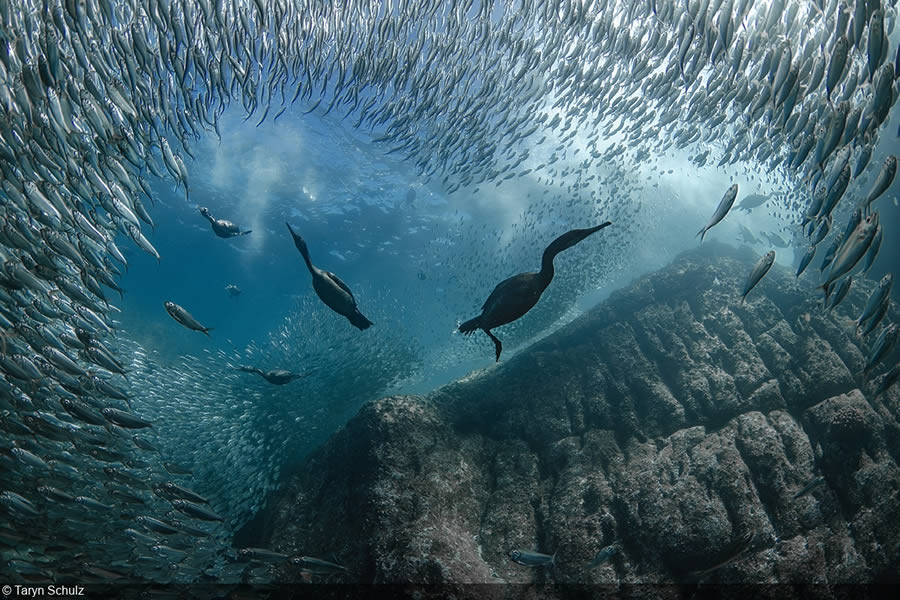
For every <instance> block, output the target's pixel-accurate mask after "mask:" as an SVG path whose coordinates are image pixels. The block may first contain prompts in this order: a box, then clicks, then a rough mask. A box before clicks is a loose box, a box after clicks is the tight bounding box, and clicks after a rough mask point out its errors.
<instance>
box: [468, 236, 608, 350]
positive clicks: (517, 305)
mask: <svg viewBox="0 0 900 600" xmlns="http://www.w3.org/2000/svg"><path fill="white" fill-rule="evenodd" d="M608 225H612V222H610V221H607V222H606V223H603V224H602V225H597V226H596V227H590V228H588V229H573V230H572V231H569V232H567V233H564V234H562V235H561V236H559V237H558V238H556V239H555V240H553V241H552V242H551V243H550V245H549V246H547V249H546V250H544V256H543V257H542V258H541V270H540V271H538V272H537V273H520V274H518V275H514V276H513V277H510V278H509V279H507V280H505V281H502V282H500V284H498V285H497V287H495V288H494V291H493V292H491V295H490V296H488V299H487V300H486V301H485V303H484V306H482V307H481V314H480V315H478V316H477V317H475V318H474V319H469V320H468V321H466V322H465V323H463V324H462V325H460V326H459V331H460V332H462V333H464V334H466V335H469V334H470V333H472V332H473V331H475V330H476V329H481V330H482V331H484V332H485V333H486V334H487V335H488V337H489V338H491V341H493V342H494V347H495V348H496V351H497V360H498V361H499V360H500V351H501V350H502V349H503V345H502V344H501V343H500V340H498V339H497V338H496V336H494V334H493V333H491V329H493V328H495V327H500V326H501V325H506V324H507V323H511V322H513V321H515V320H516V319H518V318H519V317H521V316H522V315H524V314H525V313H527V312H528V311H529V310H531V308H532V307H533V306H534V305H535V304H537V301H538V300H539V299H540V297H541V294H543V293H544V290H546V289H547V286H548V285H550V282H551V281H552V280H553V259H554V258H556V255H557V254H559V253H560V252H562V251H563V250H566V249H567V248H571V247H572V246H574V245H575V244H577V243H578V242H580V241H581V240H583V239H584V238H586V237H587V236H589V235H591V234H592V233H594V232H596V231H600V230H601V229H603V228H604V227H607V226H608Z"/></svg>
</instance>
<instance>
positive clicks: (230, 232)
mask: <svg viewBox="0 0 900 600" xmlns="http://www.w3.org/2000/svg"><path fill="white" fill-rule="evenodd" d="M200 214H201V215H203V216H204V217H206V218H207V220H209V223H210V225H212V230H213V233H215V234H216V235H217V236H219V237H220V238H230V237H237V236H239V235H247V234H248V233H251V230H250V229H248V230H247V231H241V228H240V227H238V226H237V225H235V224H234V223H232V222H231V221H226V220H225V219H216V218H214V217H213V216H212V215H211V214H209V209H208V208H206V207H205V206H201V207H200Z"/></svg>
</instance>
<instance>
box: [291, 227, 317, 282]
mask: <svg viewBox="0 0 900 600" xmlns="http://www.w3.org/2000/svg"><path fill="white" fill-rule="evenodd" d="M285 225H287V228H288V231H290V232H291V237H292V238H294V245H295V246H296V247H297V250H299V251H300V255H301V256H302V257H303V261H304V262H306V268H307V269H309V272H310V273H312V274H313V275H315V270H314V269H313V264H312V261H311V260H309V249H308V248H307V247H306V241H305V240H304V239H303V238H302V237H300V236H299V235H297V234H296V233H294V230H293V229H292V228H291V225H290V223H285Z"/></svg>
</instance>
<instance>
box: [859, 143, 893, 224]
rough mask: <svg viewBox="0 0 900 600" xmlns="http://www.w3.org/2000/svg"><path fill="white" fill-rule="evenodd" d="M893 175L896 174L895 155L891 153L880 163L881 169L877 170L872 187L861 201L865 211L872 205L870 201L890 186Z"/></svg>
mask: <svg viewBox="0 0 900 600" xmlns="http://www.w3.org/2000/svg"><path fill="white" fill-rule="evenodd" d="M895 175H897V157H896V156H894V155H893V154H891V155H890V156H888V157H887V158H885V159H884V164H883V165H881V171H879V172H878V177H876V178H875V183H873V184H872V189H871V190H870V191H869V195H868V196H866V200H865V202H864V203H863V205H864V206H865V208H866V210H867V211H868V210H869V207H870V206H871V205H872V202H874V201H875V199H877V198H878V197H879V196H881V195H882V194H883V193H884V192H885V191H886V190H887V189H888V188H889V187H891V184H892V183H893V182H894V176H895Z"/></svg>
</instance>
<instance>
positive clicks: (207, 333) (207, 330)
mask: <svg viewBox="0 0 900 600" xmlns="http://www.w3.org/2000/svg"><path fill="white" fill-rule="evenodd" d="M213 329H215V327H206V328H204V329H203V333H205V334H206V335H207V336H209V332H210V331H212V330H213Z"/></svg>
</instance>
